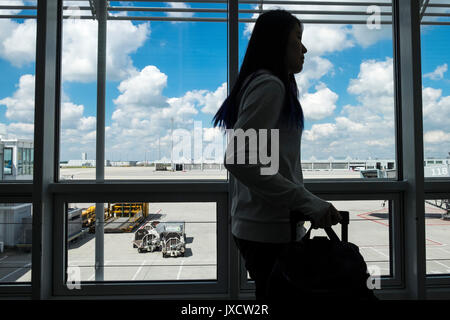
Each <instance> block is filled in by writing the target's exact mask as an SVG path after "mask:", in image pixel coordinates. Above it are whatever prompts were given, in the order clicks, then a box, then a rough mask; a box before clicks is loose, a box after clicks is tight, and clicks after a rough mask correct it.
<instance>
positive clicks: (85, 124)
mask: <svg viewBox="0 0 450 320" xmlns="http://www.w3.org/2000/svg"><path fill="white" fill-rule="evenodd" d="M63 6H65V7H66V10H64V16H66V17H67V18H66V19H64V20H63V34H62V38H63V43H62V53H61V54H62V65H61V121H60V155H59V156H60V175H59V176H60V179H61V180H67V179H72V175H74V178H75V177H76V178H77V179H83V180H89V179H95V159H96V152H95V146H96V119H97V118H96V117H97V43H98V40H97V39H98V22H97V20H95V19H86V18H83V17H84V16H90V15H91V14H92V13H91V10H90V9H89V2H88V1H63ZM85 8H88V9H87V10H85ZM73 172H76V173H77V174H73Z"/></svg>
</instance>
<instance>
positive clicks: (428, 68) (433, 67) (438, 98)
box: [420, 7, 450, 178]
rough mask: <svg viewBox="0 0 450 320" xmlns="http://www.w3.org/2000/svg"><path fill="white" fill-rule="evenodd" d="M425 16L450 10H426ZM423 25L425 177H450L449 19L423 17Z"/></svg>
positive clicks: (429, 8) (437, 8)
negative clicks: (446, 23)
mask: <svg viewBox="0 0 450 320" xmlns="http://www.w3.org/2000/svg"><path fill="white" fill-rule="evenodd" d="M425 13H426V14H447V15H448V14H449V13H450V8H448V7H447V8H439V7H427V9H426V10H425ZM422 22H423V23H424V22H425V23H426V24H422V26H421V33H420V35H421V39H420V42H421V50H422V52H421V57H422V108H423V144H424V162H425V163H424V164H425V168H424V174H425V178H450V126H449V124H448V119H450V76H449V72H448V66H449V65H450V53H449V52H450V44H449V42H448V41H447V39H448V37H449V35H450V26H449V25H433V24H430V23H445V22H449V19H448V17H438V16H426V15H425V16H424V18H423V19H422Z"/></svg>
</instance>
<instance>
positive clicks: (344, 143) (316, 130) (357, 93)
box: [302, 58, 395, 159]
mask: <svg viewBox="0 0 450 320" xmlns="http://www.w3.org/2000/svg"><path fill="white" fill-rule="evenodd" d="M392 72H393V70H392V59H390V58H386V59H385V60H381V61H378V60H368V61H363V62H362V63H361V65H360V71H359V74H358V75H357V77H356V78H354V79H350V81H349V85H348V88H347V91H348V92H349V93H350V94H352V95H353V96H354V97H355V98H356V100H357V101H358V102H359V104H358V105H349V104H348V105H345V106H343V107H342V109H341V112H340V114H339V116H337V117H336V118H335V119H334V122H332V123H325V124H318V125H313V126H312V127H311V129H309V130H305V132H304V136H305V143H304V144H303V145H302V149H303V150H302V152H303V154H304V158H310V157H311V156H315V157H316V158H317V159H327V158H328V157H329V156H333V157H335V158H345V157H352V158H357V157H359V158H369V157H371V158H375V157H378V158H392V159H393V158H394V157H395V126H394V118H393V114H394V97H393V78H392ZM319 91H320V90H318V92H319ZM324 93H328V94H329V95H331V94H330V93H329V92H327V91H326V90H325V91H324ZM325 97H326V95H324V100H328V104H329V105H331V104H334V102H333V100H332V99H331V98H330V97H328V98H325ZM336 99H337V98H336ZM330 110H331V109H330Z"/></svg>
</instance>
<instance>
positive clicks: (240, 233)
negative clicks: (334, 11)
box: [214, 10, 341, 299]
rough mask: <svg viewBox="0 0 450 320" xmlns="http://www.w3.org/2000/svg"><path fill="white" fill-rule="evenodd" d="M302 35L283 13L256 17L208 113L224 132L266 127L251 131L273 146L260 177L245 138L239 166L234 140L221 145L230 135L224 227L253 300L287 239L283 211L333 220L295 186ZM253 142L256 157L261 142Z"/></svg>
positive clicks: (318, 222)
mask: <svg viewBox="0 0 450 320" xmlns="http://www.w3.org/2000/svg"><path fill="white" fill-rule="evenodd" d="M302 34H303V26H302V23H301V22H300V21H299V20H298V19H297V18H296V17H294V16H293V15H292V14H290V13H289V12H287V11H285V10H272V11H268V12H265V13H263V14H262V15H260V16H259V17H258V19H257V20H256V23H255V26H254V29H253V32H252V35H251V38H250V41H249V43H248V47H247V51H246V54H245V57H244V61H243V63H242V66H241V69H240V72H239V76H238V78H237V80H236V84H235V85H234V87H233V89H232V90H231V93H230V95H229V96H228V97H227V99H226V100H225V101H224V103H223V104H222V106H221V107H220V109H219V110H218V112H217V114H216V115H215V116H214V126H217V125H220V127H222V128H224V129H228V130H227V131H228V132H230V131H233V132H234V130H235V129H242V130H243V131H244V132H246V130H248V129H255V131H258V130H259V132H261V130H260V129H267V136H258V140H259V141H262V140H264V139H265V140H266V141H267V142H266V143H267V146H269V145H270V146H271V147H272V146H274V145H277V146H278V151H279V152H278V153H279V154H278V157H277V159H278V161H279V164H278V166H279V167H278V170H277V172H275V174H270V175H267V174H266V175H263V174H261V172H262V171H261V169H262V168H264V167H265V164H264V165H263V164H262V163H261V161H258V162H257V163H256V164H255V163H247V158H248V156H249V143H248V142H245V146H244V147H241V148H240V147H239V145H238V146H237V149H241V151H240V152H242V149H243V148H244V151H245V156H246V158H245V159H246V161H245V163H244V164H242V163H236V160H235V159H237V158H239V157H238V154H239V151H236V150H235V149H234V142H233V144H232V145H233V148H228V147H230V141H231V140H233V141H234V138H235V137H234V135H230V136H229V138H230V140H229V145H228V147H227V151H226V154H225V161H224V164H225V167H226V168H227V170H228V171H229V172H230V173H231V174H232V175H233V176H234V177H235V179H234V185H233V194H232V207H231V215H232V219H231V221H232V230H231V231H232V234H233V238H234V240H235V242H236V245H237V247H238V248H239V251H240V252H241V254H242V256H243V258H244V260H245V266H246V269H247V270H248V272H249V274H250V277H251V278H252V279H253V280H254V281H255V285H256V299H263V298H265V296H266V292H265V291H266V283H267V279H268V277H269V275H270V272H271V270H272V266H273V264H274V262H275V260H276V258H277V255H278V254H279V253H280V252H281V249H282V247H283V246H284V245H285V244H286V243H289V242H290V241H291V239H292V238H291V236H292V235H291V229H290V227H291V226H290V212H291V211H299V212H301V213H302V214H303V215H304V216H306V217H308V218H310V219H311V221H312V224H313V227H315V228H324V227H328V226H331V225H334V224H336V223H338V222H339V221H340V219H341V217H340V215H339V213H338V211H337V210H336V208H334V206H333V205H332V204H331V203H329V202H326V201H324V200H322V199H320V198H319V197H317V196H315V195H313V194H312V193H311V192H309V191H308V190H306V189H305V187H304V185H303V175H302V169H301V163H300V159H301V158H300V146H301V134H302V131H303V111H302V108H301V106H300V103H299V101H298V89H297V83H296V81H295V77H294V74H296V73H299V72H300V71H301V70H302V68H303V62H304V59H305V53H306V52H307V50H306V48H305V46H304V45H303V44H302ZM229 129H233V130H229ZM274 129H275V130H278V131H277V132H278V134H279V135H278V137H279V140H278V141H276V140H275V141H272V138H271V137H272V135H271V134H269V131H271V132H272V130H274ZM236 132H237V131H236ZM275 137H276V135H275ZM260 138H261V139H260ZM258 146H259V147H258V154H260V153H259V150H260V148H261V144H259V143H258ZM276 149H277V148H275V150H276ZM269 150H272V148H270V149H269ZM273 156H274V155H272V154H271V157H272V159H273ZM275 156H277V155H275ZM238 162H239V161H238ZM249 162H250V161H249ZM297 227H298V228H297V230H298V231H297V234H296V235H295V237H294V238H301V237H302V236H303V235H304V234H305V228H304V227H303V222H301V223H300V225H299V226H297Z"/></svg>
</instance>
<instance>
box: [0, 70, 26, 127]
mask: <svg viewBox="0 0 450 320" xmlns="http://www.w3.org/2000/svg"><path fill="white" fill-rule="evenodd" d="M16 87H17V90H16V91H15V92H14V93H13V95H12V97H7V98H4V99H1V100H0V105H5V106H6V108H7V109H6V118H8V119H9V120H11V121H20V122H30V123H32V122H33V121H34V75H31V74H25V75H23V76H21V77H20V79H19V83H18V84H17V85H16Z"/></svg>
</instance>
